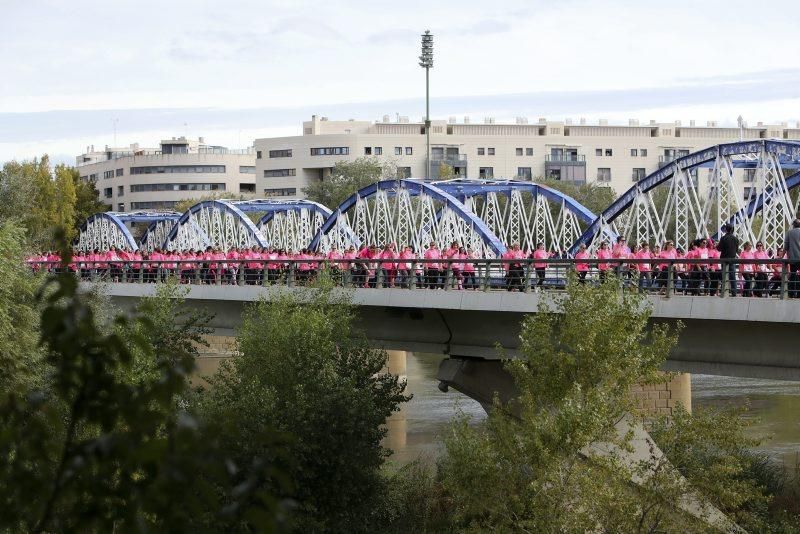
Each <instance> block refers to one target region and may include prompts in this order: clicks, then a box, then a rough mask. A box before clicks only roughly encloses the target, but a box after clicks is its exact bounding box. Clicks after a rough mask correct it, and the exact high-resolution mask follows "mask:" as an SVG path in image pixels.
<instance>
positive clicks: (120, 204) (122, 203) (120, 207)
mask: <svg viewBox="0 0 800 534" xmlns="http://www.w3.org/2000/svg"><path fill="white" fill-rule="evenodd" d="M117 211H125V203H124V202H120V203H119V204H117Z"/></svg>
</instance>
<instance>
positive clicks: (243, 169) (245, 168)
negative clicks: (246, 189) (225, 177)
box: [239, 165, 256, 174]
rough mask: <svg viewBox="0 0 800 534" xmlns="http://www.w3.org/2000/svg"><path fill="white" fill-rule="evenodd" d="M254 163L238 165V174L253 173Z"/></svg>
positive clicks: (254, 171)
mask: <svg viewBox="0 0 800 534" xmlns="http://www.w3.org/2000/svg"><path fill="white" fill-rule="evenodd" d="M255 173H256V167H255V165H239V174H255Z"/></svg>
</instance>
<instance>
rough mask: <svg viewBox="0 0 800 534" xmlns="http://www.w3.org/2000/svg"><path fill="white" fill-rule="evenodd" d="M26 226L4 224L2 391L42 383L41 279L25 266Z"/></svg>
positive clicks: (0, 260)
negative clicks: (37, 292) (39, 296)
mask: <svg viewBox="0 0 800 534" xmlns="http://www.w3.org/2000/svg"><path fill="white" fill-rule="evenodd" d="M24 243H25V235H24V229H23V228H22V227H20V226H18V225H17V224H16V223H14V222H13V221H4V222H2V223H0V280H2V281H3V282H2V284H0V369H2V370H3V371H2V373H0V391H11V390H12V389H14V388H15V387H21V386H24V385H27V386H32V385H33V384H38V385H39V386H41V385H42V384H41V382H40V379H41V378H42V377H43V372H42V359H43V353H42V351H41V350H39V347H38V340H39V330H38V325H39V308H38V305H37V302H36V298H35V297H36V290H37V288H38V285H39V278H38V277H35V276H32V275H31V270H30V268H29V267H28V266H27V265H25V262H24V260H25V258H24V254H25V250H24Z"/></svg>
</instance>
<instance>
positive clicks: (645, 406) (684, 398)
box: [631, 373, 692, 415]
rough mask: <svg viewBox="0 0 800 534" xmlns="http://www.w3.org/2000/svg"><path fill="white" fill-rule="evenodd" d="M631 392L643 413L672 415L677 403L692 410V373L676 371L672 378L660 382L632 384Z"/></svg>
mask: <svg viewBox="0 0 800 534" xmlns="http://www.w3.org/2000/svg"><path fill="white" fill-rule="evenodd" d="M631 394H632V395H633V398H634V399H635V400H636V401H637V404H638V407H639V408H640V409H641V410H643V411H644V412H645V413H650V414H653V415H664V414H665V415H672V411H673V409H674V408H675V406H677V405H678V403H681V404H683V407H684V408H685V409H686V410H688V411H690V412H691V411H692V375H690V374H689V373H678V374H675V376H674V377H673V378H672V380H669V381H666V382H663V383H660V384H642V385H637V386H633V388H631Z"/></svg>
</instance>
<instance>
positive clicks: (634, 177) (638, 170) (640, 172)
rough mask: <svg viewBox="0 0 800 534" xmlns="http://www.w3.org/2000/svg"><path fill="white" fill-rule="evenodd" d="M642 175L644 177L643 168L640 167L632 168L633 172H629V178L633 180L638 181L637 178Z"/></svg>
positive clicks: (639, 178) (640, 177)
mask: <svg viewBox="0 0 800 534" xmlns="http://www.w3.org/2000/svg"><path fill="white" fill-rule="evenodd" d="M644 177H645V171H644V169H642V168H636V169H633V173H632V174H631V179H632V180H633V181H634V182H638V181H639V180H641V179H642V178H644Z"/></svg>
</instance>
